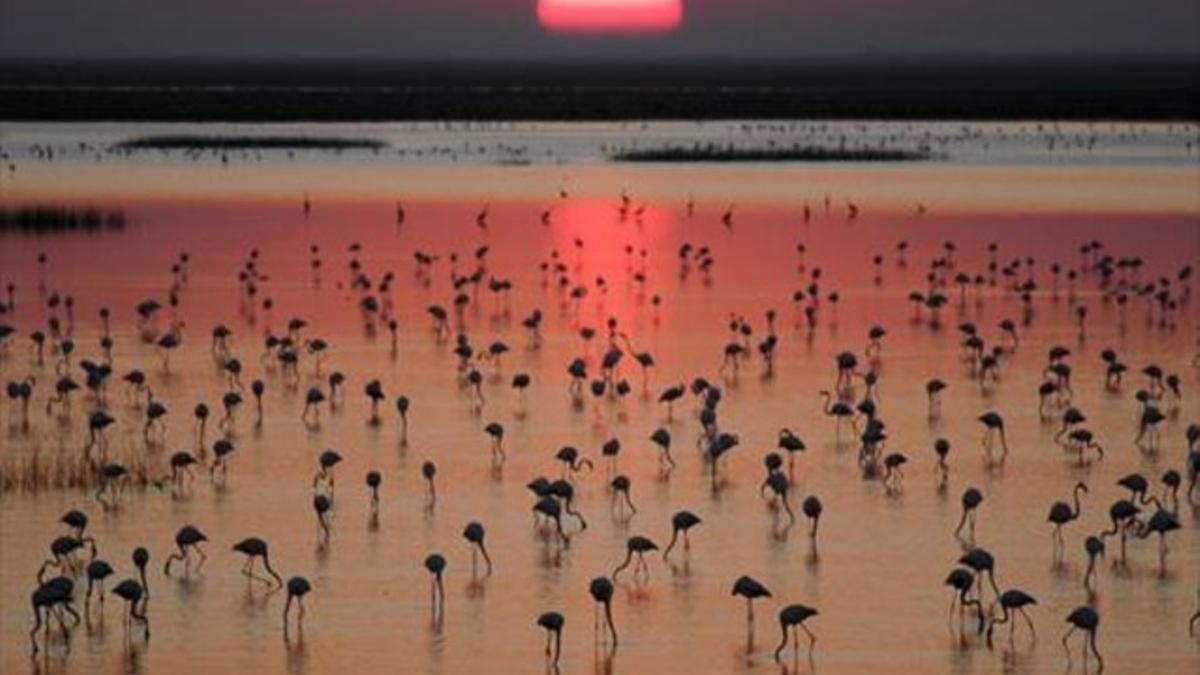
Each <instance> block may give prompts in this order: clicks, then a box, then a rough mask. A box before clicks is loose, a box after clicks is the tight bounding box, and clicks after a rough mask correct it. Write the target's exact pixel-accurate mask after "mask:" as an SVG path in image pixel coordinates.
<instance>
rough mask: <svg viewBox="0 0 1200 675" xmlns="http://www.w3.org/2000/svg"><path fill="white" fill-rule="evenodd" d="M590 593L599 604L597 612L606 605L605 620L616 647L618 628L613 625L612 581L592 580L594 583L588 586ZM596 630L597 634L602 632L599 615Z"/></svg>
mask: <svg viewBox="0 0 1200 675" xmlns="http://www.w3.org/2000/svg"><path fill="white" fill-rule="evenodd" d="M588 593H589V594H590V595H591V596H592V599H593V600H595V601H596V603H597V612H599V605H604V620H605V623H606V624H607V626H608V629H607V630H608V632H609V633H610V634H611V635H612V644H613V647H616V646H617V626H616V624H614V623H613V616H612V597H613V583H612V581H610V580H609V578H608V577H596V578H595V579H592V582H591V583H590V584H589V585H588ZM594 628H595V632H596V633H599V632H600V617H599V615H598V614H597V616H596V620H595V626H594Z"/></svg>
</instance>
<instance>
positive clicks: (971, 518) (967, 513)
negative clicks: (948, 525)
mask: <svg viewBox="0 0 1200 675" xmlns="http://www.w3.org/2000/svg"><path fill="white" fill-rule="evenodd" d="M982 503H983V493H982V492H980V491H979V490H977V489H975V488H973V487H969V488H967V489H966V490H964V491H963V494H962V509H963V512H962V518H961V519H960V520H959V521H958V527H956V528H955V529H954V536H956V537H958V536H960V535H961V534H962V529H963V527H964V526H965V525H967V524H968V522H969V523H970V533H971V539H974V538H975V509H977V508H979V505H980V504H982Z"/></svg>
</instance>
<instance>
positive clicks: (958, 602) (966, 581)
mask: <svg viewBox="0 0 1200 675" xmlns="http://www.w3.org/2000/svg"><path fill="white" fill-rule="evenodd" d="M945 583H946V585H947V586H950V587H952V588H953V589H954V595H953V596H952V597H951V599H950V616H954V608H955V606H957V607H959V612H960V613H961V612H962V611H963V610H965V609H966V608H967V607H970V606H972V605H974V607H975V611H976V612H977V613H978V616H979V632H980V633H982V632H983V627H984V625H985V624H986V623H987V621H986V620H985V619H984V617H983V603H982V602H981V601H980V600H979V598H972V597H970V595H971V588H972V587H973V586H974V585H975V574H974V573H973V572H971V571H970V570H968V569H966V568H963V567H956V568H954V570H952V571H951V572H950V574H949V575H948V576H947V577H946V581H945Z"/></svg>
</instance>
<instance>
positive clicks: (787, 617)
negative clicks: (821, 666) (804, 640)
mask: <svg viewBox="0 0 1200 675" xmlns="http://www.w3.org/2000/svg"><path fill="white" fill-rule="evenodd" d="M816 615H817V610H815V609H813V608H812V607H807V606H805V605H788V606H787V607H784V608H783V609H781V610H780V611H779V627H780V629H781V630H782V631H783V639H782V640H780V642H779V646H778V647H776V648H775V661H776V662H778V661H779V660H780V659H779V656H780V654H782V653H783V648H784V647H786V646H787V642H788V631H789V630H790V631H791V633H792V638H793V642H792V644H793V648H794V649H795V650H796V651H797V652H799V650H800V635H799V633H798V632H797V631H796V629H797V628H800V629H803V630H804V633H805V635H808V655H809V658H811V657H812V651H813V647H815V646H816V644H817V636H816V635H813V633H812V631H810V630H809V629H808V626H806V625H804V622H805V621H808V619H810V618H811V617H814V616H816Z"/></svg>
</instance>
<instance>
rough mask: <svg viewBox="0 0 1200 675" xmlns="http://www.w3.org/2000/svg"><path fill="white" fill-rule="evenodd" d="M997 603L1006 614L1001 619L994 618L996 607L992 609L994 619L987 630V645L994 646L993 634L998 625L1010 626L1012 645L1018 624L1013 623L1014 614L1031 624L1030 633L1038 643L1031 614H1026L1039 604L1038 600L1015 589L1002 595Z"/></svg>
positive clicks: (1010, 641) (1009, 635) (1009, 636)
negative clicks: (1032, 606) (1018, 614)
mask: <svg viewBox="0 0 1200 675" xmlns="http://www.w3.org/2000/svg"><path fill="white" fill-rule="evenodd" d="M996 602H998V603H999V605H1000V609H1002V610H1003V611H1004V614H1003V615H1001V617H1000V618H999V619H997V618H994V617H995V611H994V610H995V606H993V607H992V609H993V611H992V612H991V614H992V616H993V618H992V621H991V623H989V624H988V630H987V643H988V647H989V648H991V646H992V632H993V631H995V629H996V624H1001V623H1007V624H1009V626H1008V641H1009V643H1010V644H1011V643H1012V641H1013V637H1014V635H1015V633H1016V624H1015V623H1013V622H1012V619H1013V616H1012V615H1013V612H1018V613H1020V615H1021V616H1022V617H1024V618H1025V623H1027V624H1029V632H1030V633H1032V634H1033V639H1034V641H1035V642H1036V641H1037V631H1036V630H1034V628H1033V619H1031V618H1029V614H1028V613H1026V612H1025V608H1026V607H1028V606H1030V605H1036V604H1037V600H1035V599H1034V597H1033V596H1032V595H1029V594H1028V593H1026V592H1025V591H1022V590H1020V589H1016V588H1014V589H1010V590H1007V591H1004V592H1003V593H1001V594H1000V597H999V598H998V599H997V601H996Z"/></svg>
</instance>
